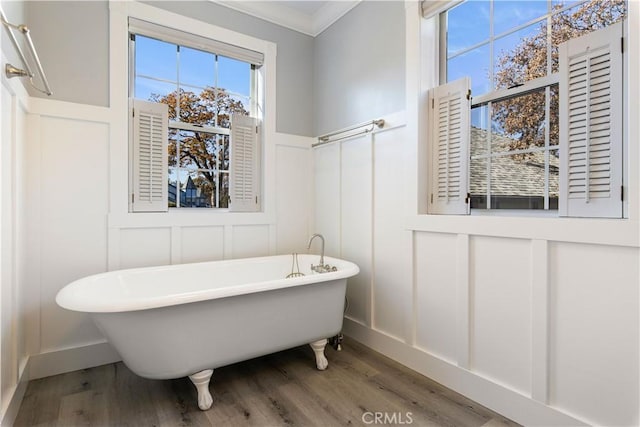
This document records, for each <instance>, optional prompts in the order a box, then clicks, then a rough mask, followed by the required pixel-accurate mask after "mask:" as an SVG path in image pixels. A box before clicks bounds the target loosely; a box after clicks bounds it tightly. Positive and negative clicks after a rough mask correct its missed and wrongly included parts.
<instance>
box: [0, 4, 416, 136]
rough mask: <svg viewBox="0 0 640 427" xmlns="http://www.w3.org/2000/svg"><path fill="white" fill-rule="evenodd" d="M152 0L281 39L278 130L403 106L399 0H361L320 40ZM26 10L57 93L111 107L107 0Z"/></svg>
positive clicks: (328, 125) (327, 127)
mask: <svg viewBox="0 0 640 427" xmlns="http://www.w3.org/2000/svg"><path fill="white" fill-rule="evenodd" d="M148 3H149V4H152V5H153V6H156V7H159V8H162V9H165V10H168V11H171V12H175V13H179V14H181V15H185V16H188V17H191V18H195V19H199V20H202V21H205V22H209V23H212V24H214V25H218V26H221V27H226V28H229V29H231V30H234V31H238V32H242V33H245V34H248V35H251V36H254V37H257V38H261V39H264V40H269V41H272V42H274V43H276V44H277V45H278V57H277V67H278V70H277V92H276V97H277V100H276V102H277V117H276V123H277V130H278V131H279V132H283V133H292V134H297V135H305V136H316V135H318V134H322V133H326V132H330V131H333V130H336V129H339V128H343V127H346V126H350V125H353V124H356V123H359V122H363V121H367V120H371V119H373V118H376V117H378V116H381V115H384V114H388V113H393V112H396V111H400V110H403V109H404V103H405V100H404V91H405V87H404V86H405V76H404V73H405V70H404V68H405V44H404V3H403V2H394V1H365V2H362V3H361V4H360V5H358V6H357V7H355V8H354V9H352V10H351V11H350V12H349V13H347V14H346V15H345V16H343V17H342V18H341V19H340V20H339V21H337V22H336V23H334V24H333V25H332V26H331V27H329V28H328V29H327V30H325V31H324V32H323V33H322V34H320V35H319V36H318V37H316V38H315V39H314V38H313V37H310V36H306V35H303V34H301V33H298V32H296V31H292V30H288V29H286V28H283V27H280V26H278V25H274V24H271V23H269V22H266V21H263V20H261V19H257V18H254V17H252V16H249V15H245V14H242V13H240V12H236V11H234V10H231V9H228V8H226V7H223V6H220V5H218V4H215V3H213V2H210V1H205V0H201V1H154V2H148ZM17 5H22V4H21V3H13V2H8V3H7V5H6V6H5V3H3V6H5V8H6V11H7V13H8V12H9V10H8V9H9V6H10V7H11V9H13V10H16V11H17V12H16V14H18V13H19V12H20V11H21V9H22V8H21V7H17ZM24 7H25V11H24V23H26V24H27V25H28V26H29V27H30V28H31V30H32V33H31V35H32V37H33V40H34V43H35V45H36V48H37V49H38V53H39V55H40V58H41V60H42V63H43V66H44V69H45V72H46V73H47V77H48V78H49V81H50V83H51V88H52V90H53V92H54V94H53V96H52V98H53V99H58V100H61V101H70V102H76V103H82V104H90V105H101V106H107V105H108V103H109V63H108V59H109V36H108V34H109V8H108V2H106V1H27V2H24ZM3 49H4V46H3ZM29 90H30V93H31V95H33V96H42V97H44V96H45V95H43V94H40V93H38V92H36V91H34V90H33V89H29Z"/></svg>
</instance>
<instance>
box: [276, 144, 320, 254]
mask: <svg viewBox="0 0 640 427" xmlns="http://www.w3.org/2000/svg"><path fill="white" fill-rule="evenodd" d="M310 169H311V154H310V151H309V149H308V148H302V147H300V148H299V147H291V146H285V145H279V146H277V147H276V189H277V191H276V218H277V231H276V233H277V235H276V242H277V249H276V251H277V253H279V254H286V253H292V252H298V253H304V252H306V250H307V246H306V244H307V241H306V239H307V238H308V237H309V236H308V234H309V215H310V210H309V207H310V205H311V178H312V177H311V174H310V172H309V171H310Z"/></svg>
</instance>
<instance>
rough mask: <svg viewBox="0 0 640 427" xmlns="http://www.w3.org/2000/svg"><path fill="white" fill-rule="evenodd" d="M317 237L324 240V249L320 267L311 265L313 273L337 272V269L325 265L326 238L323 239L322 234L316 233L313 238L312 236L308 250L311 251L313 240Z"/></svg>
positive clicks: (321, 252) (321, 251)
mask: <svg viewBox="0 0 640 427" xmlns="http://www.w3.org/2000/svg"><path fill="white" fill-rule="evenodd" d="M316 237H319V238H320V240H322V247H321V248H320V264H318V265H313V264H311V271H315V272H316V273H327V272H329V271H337V269H336V268H335V267H331V266H329V265H325V263H324V237H322V234H318V233H316V234H314V235H313V236H311V238H310V239H309V244H308V245H307V250H308V249H311V243H312V242H313V239H315V238H316Z"/></svg>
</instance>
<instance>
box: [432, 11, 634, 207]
mask: <svg viewBox="0 0 640 427" xmlns="http://www.w3.org/2000/svg"><path fill="white" fill-rule="evenodd" d="M625 16H626V3H625V2H624V1H623V0H611V1H606V2H605V1H601V0H590V1H577V2H570V3H564V2H561V1H557V0H549V1H493V0H491V1H466V2H463V3H461V4H459V5H457V6H455V7H453V8H451V9H449V10H447V11H445V12H443V13H442V14H441V15H440V24H441V25H440V28H441V36H440V37H441V47H442V49H441V55H442V60H441V70H440V80H441V81H443V82H444V81H446V82H452V81H455V80H457V79H459V78H461V77H469V78H470V88H471V94H472V99H471V102H470V107H471V112H470V119H469V123H470V124H469V129H470V135H469V143H468V144H469V153H468V155H469V169H468V172H469V187H468V192H469V195H468V197H467V199H468V200H469V202H470V207H471V208H476V209H487V210H493V209H530V210H557V209H558V208H559V205H560V204H561V203H559V199H560V193H561V189H560V182H561V181H562V179H561V176H562V166H561V165H562V155H563V153H562V152H560V134H561V131H562V130H561V129H560V122H561V120H560V114H561V113H560V105H561V104H562V102H561V100H560V94H561V93H562V90H561V88H560V87H559V85H560V83H561V76H560V73H559V70H560V64H559V58H560V55H559V46H560V45H561V44H562V43H563V42H565V41H567V40H570V39H575V38H577V37H580V36H582V35H584V34H587V33H591V32H593V31H596V30H598V29H601V28H604V27H608V26H611V25H612V24H614V23H616V22H618V21H621V20H623V19H624V18H625ZM620 102H622V100H620Z"/></svg>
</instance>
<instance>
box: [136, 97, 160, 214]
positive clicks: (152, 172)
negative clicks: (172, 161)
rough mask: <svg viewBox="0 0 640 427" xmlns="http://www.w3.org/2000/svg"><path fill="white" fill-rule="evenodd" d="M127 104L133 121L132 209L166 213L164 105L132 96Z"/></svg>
mask: <svg viewBox="0 0 640 427" xmlns="http://www.w3.org/2000/svg"><path fill="white" fill-rule="evenodd" d="M129 105H130V109H131V111H130V113H131V114H130V116H129V117H130V118H131V120H132V123H131V126H130V130H131V141H132V148H131V149H132V152H131V155H132V165H131V174H132V177H131V178H132V179H131V186H132V188H131V199H130V202H131V210H132V211H133V212H166V211H167V209H168V204H167V180H168V177H167V160H168V159H167V156H168V154H167V138H168V136H167V133H168V125H169V114H168V109H167V105H166V104H160V103H156V102H147V101H142V100H139V99H131V100H130V103H129Z"/></svg>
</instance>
